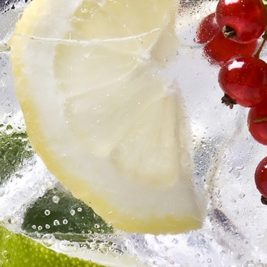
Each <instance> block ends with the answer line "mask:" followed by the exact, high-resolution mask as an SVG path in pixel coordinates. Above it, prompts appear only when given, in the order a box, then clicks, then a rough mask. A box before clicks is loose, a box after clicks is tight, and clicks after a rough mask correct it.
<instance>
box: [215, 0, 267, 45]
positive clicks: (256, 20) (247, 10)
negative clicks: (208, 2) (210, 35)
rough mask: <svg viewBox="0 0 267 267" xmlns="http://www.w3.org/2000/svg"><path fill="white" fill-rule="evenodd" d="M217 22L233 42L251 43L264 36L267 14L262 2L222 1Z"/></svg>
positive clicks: (258, 0) (251, 0) (247, 0)
mask: <svg viewBox="0 0 267 267" xmlns="http://www.w3.org/2000/svg"><path fill="white" fill-rule="evenodd" d="M216 20H217V22H218V25H219V27H220V28H221V29H222V30H224V31H226V32H227V31H228V32H229V33H230V36H229V37H230V38H232V39H233V40H235V41H237V42H251V41H253V40H256V39H258V38H259V37H260V36H261V35H262V34H263V32H264V30H265V27H266V25H267V13H266V10H265V7H264V5H263V3H262V0H220V1H219V3H218V5H217V9H216Z"/></svg>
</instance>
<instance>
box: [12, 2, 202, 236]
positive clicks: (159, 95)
mask: <svg viewBox="0 0 267 267" xmlns="http://www.w3.org/2000/svg"><path fill="white" fill-rule="evenodd" d="M176 12H177V1H174V0H146V1H144V0H134V1H132V0H116V1H115V0H108V1H105V0H104V1H100V0H99V1H98V0H76V1H68V2H66V1H65V0H57V1H54V0H34V1H33V2H32V3H31V4H29V6H28V7H27V9H26V10H25V12H24V14H23V16H22V18H21V19H20V21H19V22H18V24H17V26H16V30H15V32H14V35H13V38H12V40H11V50H12V51H11V58H12V66H13V72H14V77H15V85H16V91H17V96H18V99H19V101H20V104H21V107H22V110H23V113H24V117H25V120H26V125H27V131H28V134H29V137H30V140H31V142H32V144H33V146H34V148H35V150H36V151H37V153H38V154H39V155H40V156H41V157H42V159H43V160H44V162H45V163H46V165H47V167H48V168H49V170H50V171H51V172H52V173H53V174H55V176H56V177H58V178H59V179H60V180H61V181H62V182H63V184H65V185H66V186H67V187H68V188H69V189H70V190H71V192H72V193H73V194H74V195H75V196H77V197H78V198H80V199H81V200H83V201H84V202H86V203H88V204H90V205H91V206H92V207H93V208H94V209H95V211H96V212H97V213H98V214H99V215H100V216H101V217H103V218H104V219H105V220H106V221H107V222H110V223H111V224H112V225H113V226H114V227H115V228H119V229H122V230H125V231H134V232H149V233H176V232H180V231H185V230H190V229H195V228H198V227H200V225H201V221H202V216H203V206H202V205H201V203H200V202H201V201H200V199H199V197H198V195H197V194H196V193H195V190H194V188H193V185H192V181H191V177H192V164H191V158H190V155H189V151H190V143H191V140H190V130H189V126H188V123H187V121H188V118H187V116H186V113H185V110H184V108H183V99H182V97H181V95H180V90H179V88H177V86H176V84H175V83H174V82H173V79H171V77H170V76H171V75H169V74H168V73H166V71H165V70H166V68H167V67H166V64H167V63H166V62H167V60H166V59H171V58H172V56H173V55H175V54H176V48H177V44H179V40H177V37H176V34H175V16H176Z"/></svg>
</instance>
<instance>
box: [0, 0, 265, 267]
mask: <svg viewBox="0 0 267 267" xmlns="http://www.w3.org/2000/svg"><path fill="white" fill-rule="evenodd" d="M25 2H27V1H3V0H2V1H1V5H0V8H1V11H0V12H1V13H0V115H1V116H0V133H1V134H0V172H1V173H0V221H1V222H2V223H3V224H4V225H5V226H6V227H7V228H9V229H11V230H12V231H15V232H22V233H24V234H26V235H28V236H30V237H31V238H34V239H36V240H38V241H39V242H41V243H43V244H44V245H45V246H48V247H50V248H52V249H54V250H56V251H60V252H62V253H65V254H68V255H71V256H76V257H80V258H83V259H91V260H93V261H94V260H95V261H98V262H100V263H102V264H104V265H107V266H138V267H139V266H155V267H156V266H162V267H166V266H167V267H168V266H177V267H178V266H186V267H188V266H189V267H190V266H193V267H194V266H216V267H218V266H244V267H245V266H247V267H248V266H267V252H266V246H267V224H266V223H265V221H266V218H267V208H266V207H264V206H263V205H262V204H261V202H260V196H259V193H258V192H257V190H256V188H255V185H254V170H255V166H256V165H257V163H258V162H259V161H260V160H261V159H262V158H263V157H264V156H266V152H267V151H265V147H264V146H261V145H259V144H257V143H256V142H254V141H253V139H252V138H251V136H250V135H249V133H248V130H247V125H246V116H247V110H245V109H243V108H239V107H234V109H233V110H230V109H228V108H226V107H225V106H223V105H221V104H220V98H221V97H222V91H221V90H220V89H219V87H218V83H217V76H218V70H219V68H218V67H216V66H212V65H210V64H209V62H208V61H207V59H205V58H204V57H203V54H202V47H201V46H200V45H197V44H195V43H194V41H193V39H194V35H195V31H196V26H197V24H198V23H199V21H200V20H201V18H203V17H204V16H206V15H207V14H209V13H211V12H213V11H214V8H215V5H216V1H196V0H191V1H190V0H188V1H183V2H182V5H181V9H180V10H179V14H178V15H177V25H176V26H177V34H178V35H179V38H180V40H181V43H180V44H179V49H178V50H177V55H176V58H175V60H174V61H173V62H170V63H169V67H170V69H171V72H172V73H174V72H176V74H177V81H178V83H179V86H180V88H181V89H182V94H183V97H184V99H185V102H186V108H187V113H188V114H189V118H190V125H191V128H192V136H193V145H192V156H193V157H194V163H195V166H194V177H193V179H194V183H195V185H196V188H197V190H199V191H200V192H201V193H202V194H204V195H205V196H206V198H207V209H208V212H207V216H206V218H205V222H204V225H203V227H202V229H200V230H198V231H193V232H189V233H185V234H179V235H158V236H155V235H149V234H146V235H141V234H126V233H123V232H119V231H116V230H114V229H113V230H112V226H110V225H108V224H106V223H105V222H104V221H103V220H102V219H101V218H100V217H99V216H98V215H97V214H95V213H94V212H93V210H92V209H91V208H90V207H87V206H86V205H85V204H84V203H82V202H81V201H79V200H76V199H75V198H73V197H72V195H71V194H70V193H69V192H68V191H67V190H66V189H65V188H64V187H63V186H62V185H61V184H60V183H59V182H58V181H57V179H56V178H55V177H53V175H52V174H50V173H49V172H48V170H47V169H46V167H45V165H44V164H43V162H42V160H41V159H40V158H38V156H37V155H36V154H35V153H34V151H32V148H31V146H30V144H29V142H28V139H27V136H26V133H25V131H26V129H25V125H24V122H23V115H22V112H21V110H20V107H19V104H18V103H17V100H16V97H15V93H14V88H13V80H12V75H11V68H10V61H9V52H10V51H9V50H10V49H9V46H8V40H9V38H10V36H11V34H12V30H13V29H14V25H15V22H16V21H17V19H18V18H19V17H20V15H21V14H22V12H23V9H24V7H25V5H27V3H25Z"/></svg>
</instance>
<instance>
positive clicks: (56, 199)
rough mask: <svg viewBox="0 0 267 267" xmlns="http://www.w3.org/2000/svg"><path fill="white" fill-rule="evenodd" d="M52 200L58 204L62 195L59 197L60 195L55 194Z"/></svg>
mask: <svg viewBox="0 0 267 267" xmlns="http://www.w3.org/2000/svg"><path fill="white" fill-rule="evenodd" d="M52 201H53V202H54V203H55V204H58V203H59V201H60V197H59V196H53V197H52Z"/></svg>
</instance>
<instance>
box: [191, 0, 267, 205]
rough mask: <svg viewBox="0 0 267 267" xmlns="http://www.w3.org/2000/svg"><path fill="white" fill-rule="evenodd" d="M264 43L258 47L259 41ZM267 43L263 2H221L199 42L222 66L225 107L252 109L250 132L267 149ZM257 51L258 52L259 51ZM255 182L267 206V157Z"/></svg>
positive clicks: (201, 31)
mask: <svg viewBox="0 0 267 267" xmlns="http://www.w3.org/2000/svg"><path fill="white" fill-rule="evenodd" d="M260 37H262V42H261V44H260V45H259V47H258V40H259V38H260ZM266 40H267V9H266V7H265V6H264V4H263V2H262V0H219V2H218V4H217V8H216V11H215V13H212V14H210V15H208V16H207V17H205V18H204V19H203V20H202V21H201V23H200V25H199V27H198V30H197V33H196V42H198V43H200V44H203V45H204V54H205V55H206V57H207V58H208V59H209V61H210V62H211V63H212V64H218V65H219V66H220V67H221V69H220V71H219V78H218V81H219V85H220V87H221V88H222V90H223V92H224V97H223V98H222V103H224V104H226V105H228V106H230V108H233V105H234V104H239V105H241V106H243V107H249V108H250V111H249V113H248V128H249V131H250V133H251V135H252V136H253V137H254V139H255V140H257V141H258V142H259V143H261V144H264V145H267V64H266V62H265V61H263V60H262V59H260V53H261V51H262V48H263V46H264V44H265V42H266ZM256 49H257V50H256ZM255 182H256V186H257V188H258V190H259V191H260V193H261V194H262V202H263V203H264V204H267V157H266V158H264V159H263V160H262V161H261V162H260V163H259V165H258V167H257V169H256V172H255Z"/></svg>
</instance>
